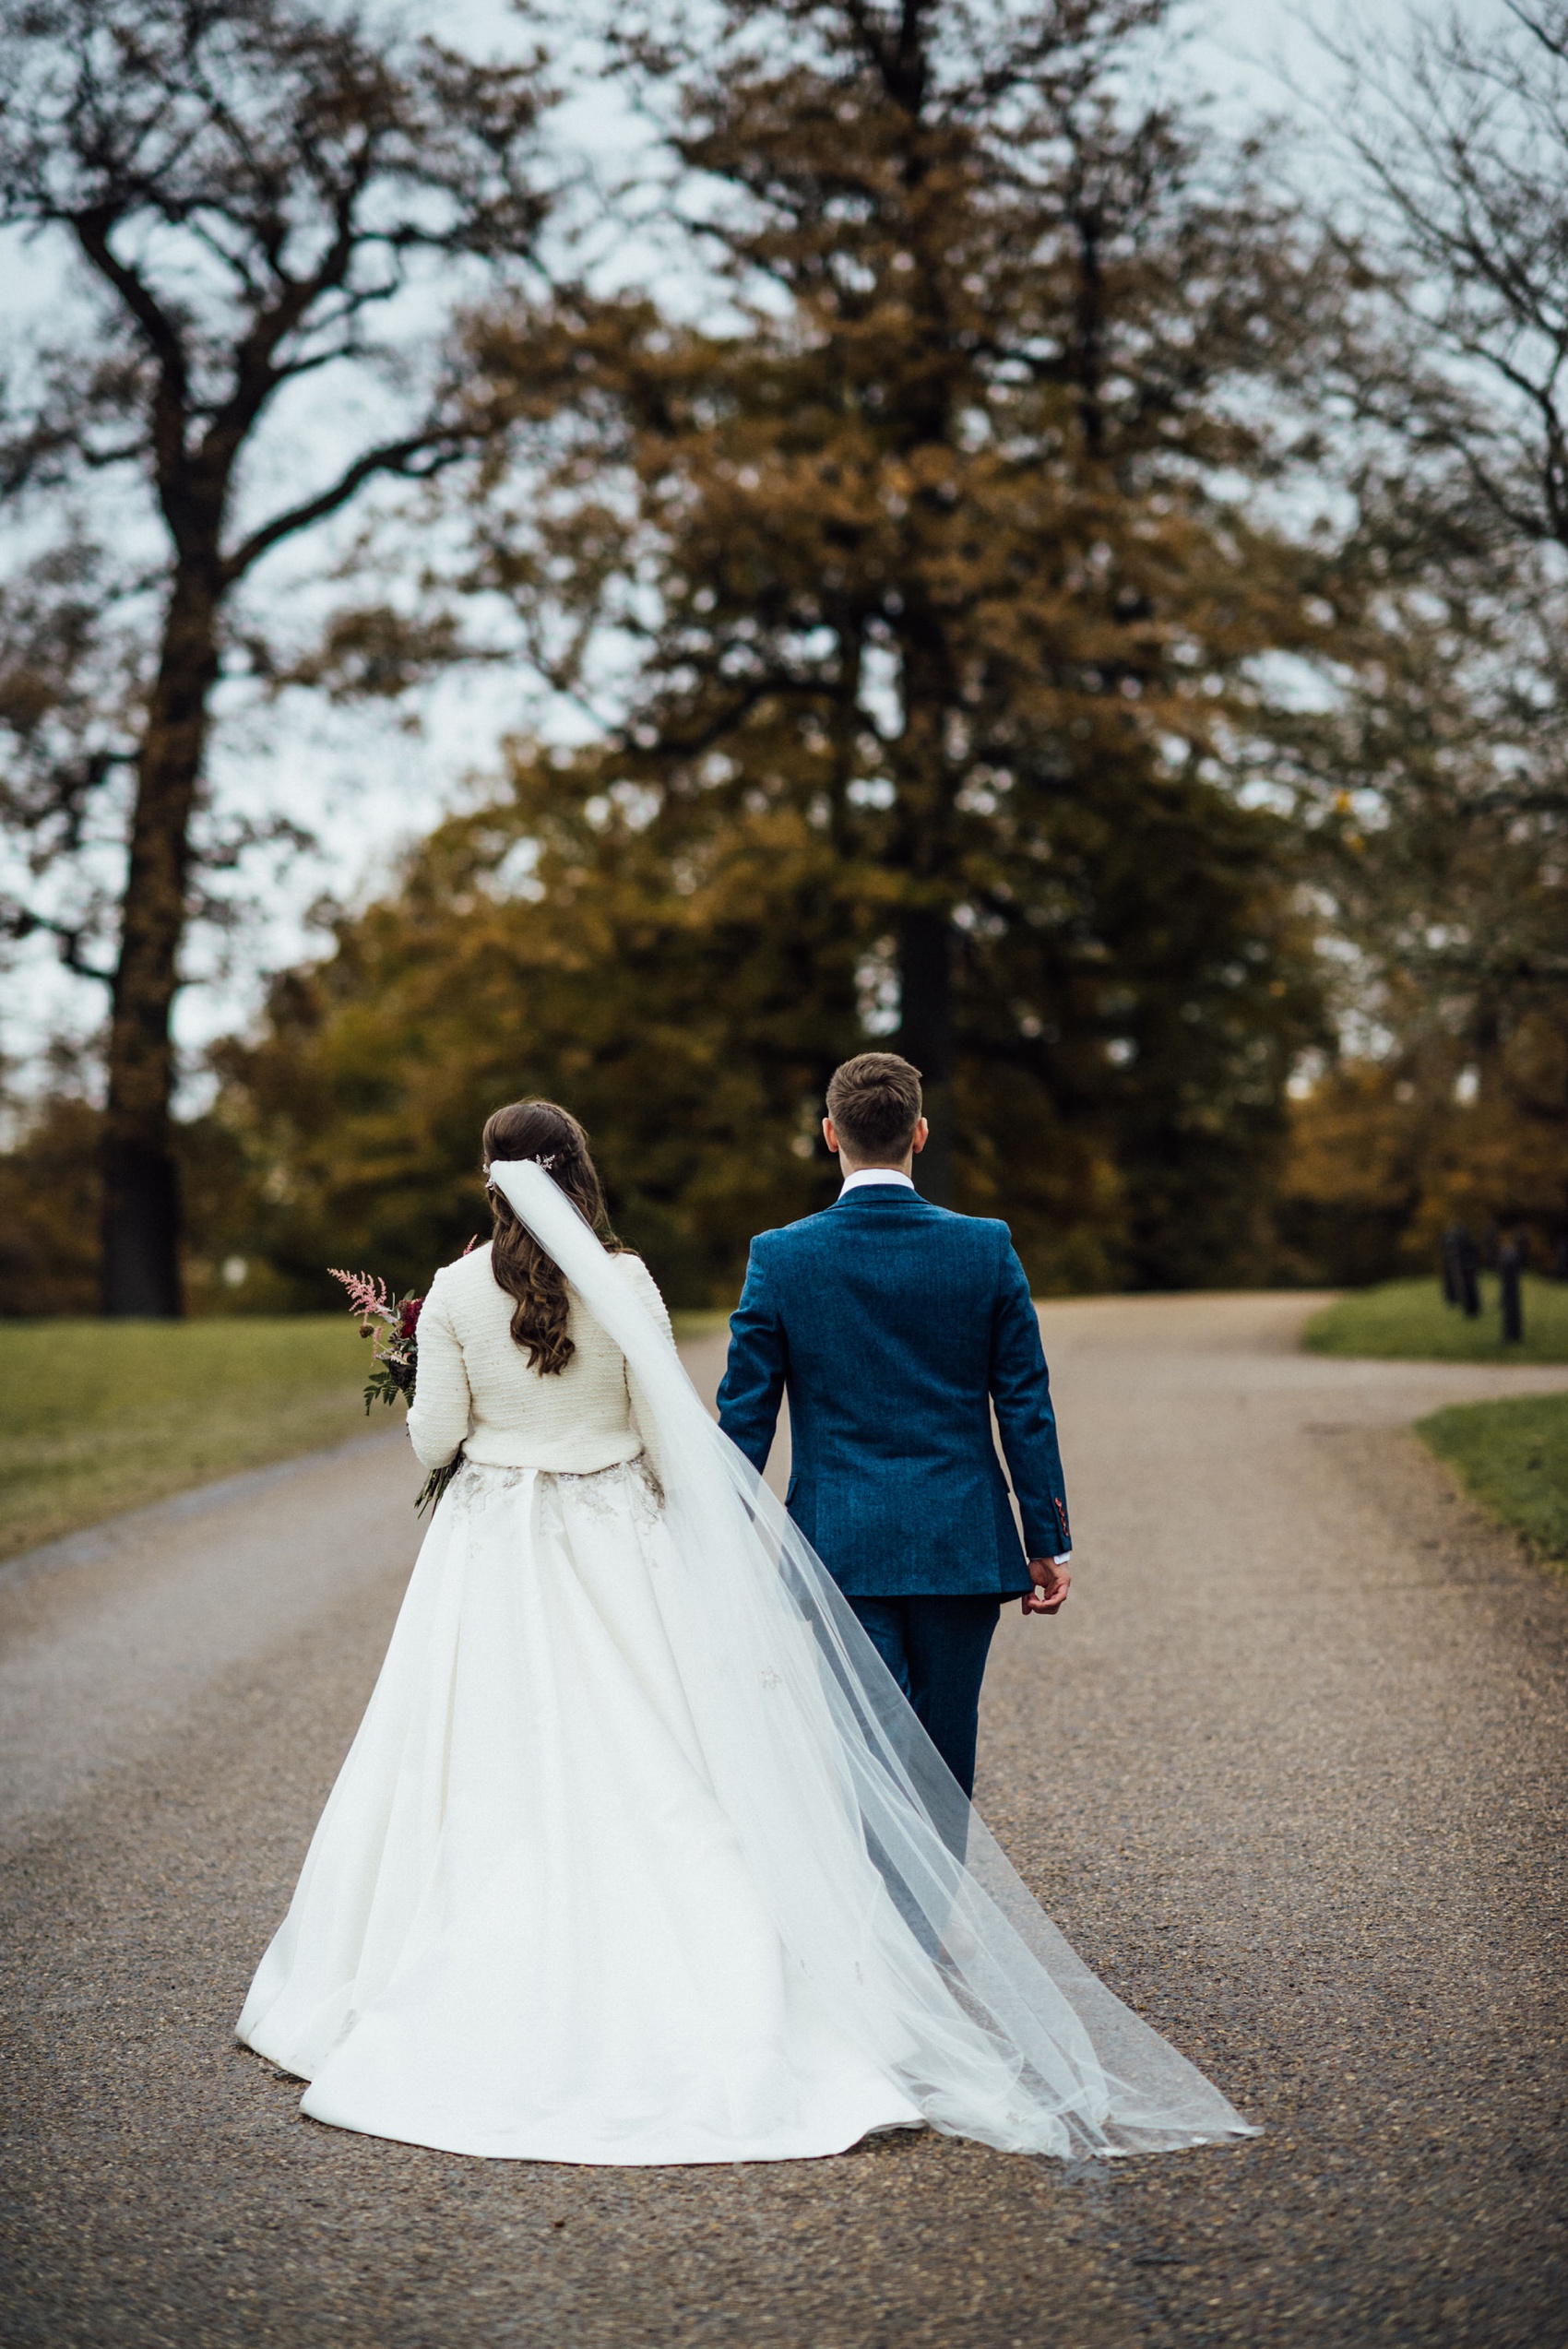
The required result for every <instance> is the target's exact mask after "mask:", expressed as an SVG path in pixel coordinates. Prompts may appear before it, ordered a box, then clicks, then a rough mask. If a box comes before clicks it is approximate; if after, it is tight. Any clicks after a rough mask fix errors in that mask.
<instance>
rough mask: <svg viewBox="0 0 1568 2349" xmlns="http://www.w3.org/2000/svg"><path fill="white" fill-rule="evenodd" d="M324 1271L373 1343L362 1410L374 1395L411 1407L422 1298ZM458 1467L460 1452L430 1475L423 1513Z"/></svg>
mask: <svg viewBox="0 0 1568 2349" xmlns="http://www.w3.org/2000/svg"><path fill="white" fill-rule="evenodd" d="M328 1270H329V1271H330V1272H331V1275H332V1277H333V1279H334V1280H338V1281H341V1282H342V1284H343V1287H345V1288H346V1289H347V1290H348V1292H349V1304H350V1309H351V1310H352V1311H354V1312H355V1313H357V1314H358V1316H359V1323H360V1335H361V1336H362V1337H368V1338H369V1339H370V1340H371V1341H372V1344H371V1358H370V1377H369V1378H368V1380H367V1381H366V1382H365V1391H364V1407H365V1409H366V1410H367V1411H368V1410H369V1409H370V1407H371V1406H372V1405H373V1404H374V1401H375V1399H376V1397H377V1395H379V1396H380V1398H381V1400H382V1402H383V1403H396V1401H397V1400H398V1396H399V1395H400V1394H401V1395H404V1396H406V1397H408V1398H409V1399H410V1401H411V1400H412V1397H413V1392H414V1382H415V1380H416V1378H417V1376H418V1374H419V1322H420V1310H421V1308H422V1305H423V1303H424V1299H423V1298H422V1297H394V1296H393V1295H392V1293H391V1291H390V1290H389V1289H388V1288H387V1286H386V1282H385V1281H384V1280H373V1279H372V1278H371V1276H370V1275H369V1274H368V1273H345V1272H339V1270H338V1268H337V1267H336V1265H330V1266H328ZM462 1465H463V1455H462V1453H461V1452H460V1451H459V1452H458V1453H457V1457H456V1458H455V1459H452V1460H449V1461H448V1462H447V1463H446V1465H445V1467H444V1468H433V1469H432V1470H431V1473H430V1475H429V1476H428V1477H426V1479H425V1483H424V1489H423V1491H422V1493H421V1494H420V1497H419V1501H418V1502H417V1504H416V1506H417V1507H418V1508H419V1509H420V1511H421V1512H423V1511H424V1510H425V1509H426V1508H427V1507H428V1506H429V1505H430V1503H431V1502H432V1501H439V1500H440V1498H441V1496H442V1494H443V1493H444V1492H445V1489H446V1488H447V1486H448V1485H449V1484H450V1483H451V1481H452V1479H453V1477H455V1476H456V1475H457V1471H458V1469H459V1468H460V1467H461V1466H462Z"/></svg>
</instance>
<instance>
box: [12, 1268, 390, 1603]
mask: <svg viewBox="0 0 1568 2349" xmlns="http://www.w3.org/2000/svg"><path fill="white" fill-rule="evenodd" d="M369 1358H370V1347H369V1344H368V1342H366V1341H362V1339H361V1337H360V1335H359V1331H358V1328H357V1326H356V1324H355V1323H353V1322H352V1321H350V1318H349V1316H348V1315H347V1314H346V1313H331V1314H326V1313H321V1314H316V1313H312V1314H298V1315H294V1316H291V1317H289V1318H287V1319H284V1318H279V1319H276V1320H274V1319H262V1318H260V1317H259V1316H258V1317H256V1318H255V1319H252V1318H251V1317H249V1316H235V1317H234V1318H233V1319H232V1320H219V1319H213V1320H203V1321H193V1322H88V1321H80V1322H77V1321H58V1322H0V1558H3V1557H9V1556H10V1555H12V1553H13V1552H15V1551H17V1550H18V1549H27V1548H31V1546H32V1544H33V1543H34V1542H41V1541H50V1540H52V1539H53V1537H54V1536H56V1535H58V1534H65V1533H72V1532H74V1531H75V1530H76V1529H77V1527H78V1526H80V1525H90V1524H96V1523H97V1522H98V1521H99V1519H101V1518H103V1517H112V1516H113V1515H114V1514H116V1513H117V1512H118V1511H120V1510H122V1509H137V1508H139V1507H141V1505H142V1504H143V1503H144V1502H146V1501H160V1500H162V1499H163V1497H164V1496H165V1495H166V1494H168V1493H172V1492H181V1491H184V1489H185V1488H186V1487H187V1486H190V1485H199V1484H205V1483H207V1482H208V1481H209V1479H211V1478H212V1477H225V1476H229V1475H232V1473H233V1472H234V1471H235V1470H236V1469H240V1468H256V1467H260V1466H262V1465H264V1464H265V1463H267V1461H271V1460H286V1459H288V1458H289V1457H290V1455H291V1453H298V1452H311V1451H315V1449H316V1447H317V1446H318V1445H321V1444H328V1443H338V1442H339V1441H342V1440H343V1439H344V1438H345V1437H347V1436H351V1435H354V1434H356V1433H359V1432H362V1430H364V1429H365V1428H366V1427H367V1426H368V1427H377V1426H381V1425H390V1424H391V1418H392V1415H391V1414H390V1413H388V1412H387V1411H386V1406H384V1405H377V1406H376V1418H374V1419H372V1420H369V1421H367V1420H366V1418H365V1415H364V1405H363V1402H362V1386H363V1383H364V1370H365V1365H366V1363H367V1362H368V1360H369ZM402 1416H403V1415H402V1413H401V1411H398V1414H397V1417H398V1419H399V1420H400V1419H401V1418H402Z"/></svg>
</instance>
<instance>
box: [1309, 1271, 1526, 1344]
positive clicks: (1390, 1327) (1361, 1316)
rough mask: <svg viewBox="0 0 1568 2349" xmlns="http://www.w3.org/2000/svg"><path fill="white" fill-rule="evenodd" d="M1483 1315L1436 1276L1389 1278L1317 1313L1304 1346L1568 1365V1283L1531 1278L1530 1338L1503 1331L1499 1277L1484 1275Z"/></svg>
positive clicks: (1482, 1286)
mask: <svg viewBox="0 0 1568 2349" xmlns="http://www.w3.org/2000/svg"><path fill="white" fill-rule="evenodd" d="M1481 1308H1482V1311H1481V1316H1480V1319H1479V1321H1475V1322H1467V1320H1466V1319H1465V1316H1464V1314H1463V1313H1461V1312H1460V1311H1459V1310H1458V1308H1457V1307H1456V1306H1453V1305H1445V1304H1444V1303H1443V1292H1442V1290H1441V1289H1440V1288H1439V1287H1438V1285H1437V1281H1436V1279H1435V1277H1434V1278H1432V1279H1430V1280H1390V1281H1384V1283H1383V1284H1382V1286H1381V1287H1377V1288H1360V1289H1355V1290H1352V1291H1351V1293H1350V1294H1349V1295H1348V1296H1346V1297H1341V1298H1339V1299H1336V1302H1335V1303H1334V1304H1332V1305H1327V1306H1325V1307H1324V1310H1323V1311H1322V1312H1321V1313H1314V1314H1313V1318H1312V1320H1311V1321H1310V1322H1309V1323H1307V1326H1306V1328H1305V1329H1304V1330H1303V1331H1302V1333H1301V1343H1302V1345H1303V1346H1307V1347H1311V1348H1312V1350H1313V1353H1314V1354H1361V1355H1375V1356H1378V1357H1381V1358H1384V1359H1400V1360H1405V1361H1420V1362H1568V1281H1555V1280H1541V1279H1538V1278H1536V1277H1534V1276H1533V1275H1529V1274H1526V1276H1525V1342H1524V1344H1523V1345H1522V1346H1504V1345H1503V1339H1502V1337H1501V1335H1499V1330H1500V1318H1499V1312H1498V1299H1497V1281H1496V1279H1495V1277H1494V1276H1493V1275H1491V1274H1487V1275H1483V1276H1482V1279H1481Z"/></svg>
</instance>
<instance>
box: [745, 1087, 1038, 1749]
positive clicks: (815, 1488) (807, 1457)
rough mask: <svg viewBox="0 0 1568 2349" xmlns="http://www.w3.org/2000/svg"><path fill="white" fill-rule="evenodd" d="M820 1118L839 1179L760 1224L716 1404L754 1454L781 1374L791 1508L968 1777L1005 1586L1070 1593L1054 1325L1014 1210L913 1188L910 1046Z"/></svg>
mask: <svg viewBox="0 0 1568 2349" xmlns="http://www.w3.org/2000/svg"><path fill="white" fill-rule="evenodd" d="M822 1131H823V1134H824V1137H825V1139H826V1143H827V1146H828V1148H829V1150H831V1151H834V1152H836V1153H837V1158H838V1162H839V1165H840V1167H841V1169H843V1175H844V1188H843V1190H842V1191H841V1192H839V1194H838V1198H837V1203H836V1204H834V1205H833V1206H831V1207H829V1208H827V1209H826V1210H825V1211H824V1213H823V1214H821V1215H819V1216H807V1217H806V1218H805V1220H804V1221H803V1222H802V1223H798V1224H789V1225H787V1226H786V1227H785V1228H784V1229H783V1230H782V1231H767V1232H763V1233H762V1234H761V1235H760V1236H759V1237H758V1238H757V1239H756V1240H753V1242H752V1252H751V1262H750V1263H749V1264H748V1265H747V1267H746V1285H745V1288H744V1291H743V1293H742V1298H741V1302H740V1306H739V1309H738V1310H737V1311H736V1312H735V1313H734V1314H733V1316H732V1317H731V1323H730V1333H731V1335H730V1364H729V1368H728V1370H726V1372H725V1374H724V1382H723V1384H722V1386H721V1387H720V1388H719V1423H720V1425H721V1426H722V1428H723V1430H724V1432H725V1434H726V1435H728V1436H730V1437H731V1438H732V1439H733V1440H734V1441H735V1442H736V1443H738V1444H739V1446H740V1448H741V1450H742V1452H743V1453H745V1454H746V1456H747V1458H748V1459H749V1460H751V1461H752V1462H753V1463H754V1465H755V1466H756V1467H757V1468H758V1469H759V1470H760V1469H761V1468H763V1467H764V1466H765V1465H766V1460H767V1454H768V1448H769V1446H770V1445H771V1443H772V1441H773V1431H774V1428H775V1426H776V1424H777V1422H778V1401H779V1397H780V1395H781V1394H783V1393H784V1392H785V1391H786V1389H788V1392H789V1396H790V1443H791V1450H792V1454H793V1467H792V1474H791V1476H790V1491H789V1507H790V1515H791V1516H792V1517H793V1518H794V1520H795V1523H796V1524H798V1525H799V1526H800V1528H801V1530H802V1533H803V1534H804V1535H805V1536H806V1537H807V1539H808V1540H809V1541H810V1542H811V1543H812V1544H813V1546H814V1548H815V1550H816V1552H817V1554H818V1556H819V1557H820V1558H821V1559H822V1560H823V1562H824V1564H825V1565H826V1567H827V1569H828V1571H829V1572H830V1573H831V1574H832V1575H833V1577H834V1580H835V1581H836V1582H837V1584H838V1586H839V1588H840V1590H841V1591H842V1592H843V1593H844V1596H845V1597H846V1598H847V1599H848V1600H849V1604H850V1606H851V1607H852V1608H854V1610H855V1613H856V1614H857V1615H858V1616H859V1617H860V1619H861V1623H862V1624H863V1625H864V1627H865V1629H866V1631H867V1632H868V1633H869V1634H870V1636H871V1639H872V1640H873V1643H874V1644H875V1646H876V1647H877V1648H878V1650H879V1651H880V1653H881V1655H882V1657H883V1660H884V1662H885V1664H886V1666H887V1668H888V1670H889V1671H890V1672H891V1673H892V1675H893V1677H894V1679H896V1680H897V1682H898V1684H899V1686H900V1687H901V1688H902V1690H903V1691H904V1693H905V1695H906V1696H907V1697H908V1698H909V1702H911V1704H912V1705H913V1706H914V1708H915V1711H916V1713H917V1714H919V1716H920V1718H921V1722H922V1723H923V1724H924V1726H925V1728H926V1731H927V1733H928V1735H929V1736H930V1738H931V1740H932V1744H933V1745H934V1746H935V1747H936V1750H937V1751H938V1752H939V1753H940V1754H941V1756H942V1758H943V1760H944V1762H946V1764H947V1767H948V1768H949V1770H951V1772H952V1773H953V1775H954V1777H955V1778H956V1780H957V1781H958V1784H959V1785H961V1786H962V1788H963V1790H964V1792H965V1794H966V1795H968V1794H971V1793H972V1792H973V1789H974V1776H975V1735H976V1729H977V1726H978V1723H979V1717H980V1680H981V1679H982V1677H983V1675H984V1672H985V1659H986V1653H987V1650H988V1649H989V1648H990V1645H991V1639H992V1632H993V1631H995V1629H996V1621H997V1617H998V1615H999V1614H1000V1612H1001V1608H1002V1601H1003V1600H1004V1598H1013V1597H1019V1596H1021V1597H1022V1599H1023V1605H1024V1612H1025V1614H1026V1615H1028V1614H1036V1615H1054V1614H1055V1612H1056V1610H1057V1608H1059V1607H1060V1606H1061V1604H1062V1602H1063V1599H1064V1598H1065V1597H1066V1596H1067V1586H1068V1581H1069V1577H1068V1573H1067V1560H1068V1557H1069V1555H1070V1554H1071V1548H1072V1539H1071V1536H1070V1535H1069V1532H1068V1529H1067V1503H1066V1494H1065V1490H1064V1488H1063V1481H1062V1459H1061V1454H1060V1453H1059V1452H1058V1450H1057V1444H1056V1421H1055V1417H1054V1414H1053V1413H1052V1411H1051V1386H1050V1381H1049V1378H1048V1376H1047V1372H1046V1367H1045V1356H1044V1354H1043V1352H1042V1351H1041V1348H1040V1342H1039V1323H1038V1322H1037V1320H1036V1318H1035V1311H1034V1307H1033V1305H1032V1304H1031V1303H1030V1301H1029V1287H1028V1280H1027V1279H1026V1278H1025V1275H1024V1268H1023V1266H1022V1264H1020V1263H1019V1262H1018V1259H1017V1256H1016V1254H1015V1252H1014V1250H1013V1245H1012V1241H1011V1240H1010V1238H1009V1236H1008V1231H1007V1227H1006V1225H1005V1224H1002V1223H992V1222H991V1221H989V1220H986V1219H982V1218H981V1217H979V1216H954V1215H949V1214H948V1213H947V1212H946V1210H945V1209H944V1208H941V1207H933V1206H932V1205H931V1204H930V1202H929V1201H927V1200H924V1199H922V1198H921V1196H920V1193H919V1192H917V1191H916V1189H915V1187H914V1182H913V1180H912V1178H911V1173H910V1169H911V1168H912V1166H913V1163H914V1157H915V1154H916V1152H917V1151H920V1150H923V1149H924V1147H925V1142H926V1132H927V1128H926V1121H925V1119H924V1118H923V1117H922V1116H921V1081H920V1072H919V1070H918V1069H915V1068H911V1067H910V1065H909V1062H908V1061H904V1060H900V1059H899V1058H898V1056H897V1053H895V1052H862V1053H861V1055H860V1057H859V1059H858V1060H853V1061H846V1062H845V1063H844V1065H843V1067H842V1068H841V1069H838V1070H837V1072H836V1073H835V1074H834V1077H833V1081H832V1083H831V1084H830V1085H829V1086H828V1088H827V1116H826V1118H825V1119H824V1120H823V1127H822ZM992 1406H994V1407H995V1412H996V1424H997V1426H998V1428H999V1429H1000V1430H1001V1435H1002V1444H1003V1449H1004V1452H1005V1453H1006V1455H1007V1465H1008V1468H1009V1470H1010V1471H1011V1473H1012V1477H1013V1486H1014V1489H1015V1490H1016V1493H1017V1496H1018V1506H1019V1511H1020V1513H1021V1515H1022V1518H1023V1524H1024V1540H1023V1544H1022V1546H1020V1544H1019V1540H1018V1536H1017V1531H1016V1526H1015V1524H1014V1521H1013V1512H1012V1509H1011V1507H1010V1506H1009V1503H1008V1498H1007V1484H1006V1479H1005V1478H1004V1476H1003V1473H1002V1468H1001V1465H1000V1463H999V1461H998V1460H997V1456H996V1447H995V1444H994V1443H993V1441H992V1422H991V1414H992Z"/></svg>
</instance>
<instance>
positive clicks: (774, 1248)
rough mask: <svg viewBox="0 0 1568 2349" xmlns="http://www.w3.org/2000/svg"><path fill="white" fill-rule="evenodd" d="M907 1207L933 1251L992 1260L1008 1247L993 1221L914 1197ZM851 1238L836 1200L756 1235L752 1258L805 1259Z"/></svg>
mask: <svg viewBox="0 0 1568 2349" xmlns="http://www.w3.org/2000/svg"><path fill="white" fill-rule="evenodd" d="M900 1204H903V1203H902V1202H901V1203H900ZM909 1204H912V1205H913V1206H914V1207H915V1208H916V1209H917V1211H918V1212H917V1214H916V1216H914V1217H913V1218H912V1219H911V1220H912V1222H913V1225H914V1228H915V1229H916V1230H917V1231H919V1232H921V1233H922V1234H923V1235H924V1236H925V1237H926V1239H927V1240H929V1242H930V1243H931V1245H932V1246H933V1247H944V1246H945V1247H947V1248H950V1249H958V1250H963V1251H965V1252H973V1253H976V1254H983V1255H986V1256H993V1255H995V1254H996V1253H997V1252H998V1251H999V1250H1000V1249H1005V1248H1007V1247H1008V1246H1010V1244H1011V1242H1012V1237H1013V1235H1012V1233H1011V1232H1010V1231H1009V1230H1008V1228H1007V1226H1006V1225H1005V1224H1004V1222H1003V1221H1002V1220H1001V1218H1000V1217H999V1216H961V1215H959V1214H957V1213H956V1210H954V1209H953V1208H951V1207H938V1206H937V1205H936V1204H934V1203H933V1202H932V1200H930V1199H923V1198H921V1197H920V1196H919V1194H918V1193H917V1194H915V1196H914V1198H913V1199H912V1200H911V1201H910V1202H909ZM900 1220H901V1221H902V1220H903V1218H902V1217H901V1218H900ZM854 1236H855V1225H854V1220H853V1214H852V1211H847V1210H846V1209H845V1207H844V1205H843V1203H842V1202H841V1201H838V1200H835V1201H834V1203H833V1204H832V1205H831V1206H829V1207H822V1208H819V1209H818V1211H817V1213H816V1214H815V1215H814V1216H801V1217H800V1218H799V1219H798V1221H796V1222H795V1223H792V1224H779V1225H778V1226H776V1227H775V1228H774V1229H773V1230H771V1231H759V1232H758V1233H757V1235H756V1238H755V1239H754V1240H753V1241H752V1254H753V1256H754V1258H756V1259H757V1260H758V1261H760V1262H763V1263H766V1262H767V1261H769V1260H770V1259H771V1260H773V1261H775V1262H787V1261H788V1260H789V1259H790V1258H791V1257H794V1256H801V1255H811V1254H813V1253H814V1252H816V1251H817V1250H818V1249H820V1248H822V1247H824V1246H830V1245H834V1244H837V1243H838V1242H840V1241H846V1240H849V1241H852V1240H853V1239H854Z"/></svg>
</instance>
